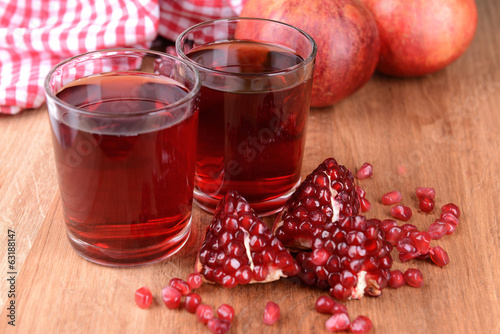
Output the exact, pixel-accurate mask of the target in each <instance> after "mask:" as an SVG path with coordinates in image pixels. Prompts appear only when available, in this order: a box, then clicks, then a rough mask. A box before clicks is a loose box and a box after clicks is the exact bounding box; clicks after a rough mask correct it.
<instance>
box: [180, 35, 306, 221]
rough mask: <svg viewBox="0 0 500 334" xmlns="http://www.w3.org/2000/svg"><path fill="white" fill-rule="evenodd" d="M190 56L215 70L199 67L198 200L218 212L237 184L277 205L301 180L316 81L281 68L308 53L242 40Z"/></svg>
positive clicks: (257, 199)
mask: <svg viewBox="0 0 500 334" xmlns="http://www.w3.org/2000/svg"><path fill="white" fill-rule="evenodd" d="M187 57H189V58H190V59H191V60H193V61H194V62H196V63H197V64H199V65H201V66H202V67H205V68H209V69H211V70H215V71H213V73H212V74H211V75H206V76H204V75H203V72H204V71H203V70H201V71H200V72H201V73H202V88H201V101H200V126H199V128H198V146H197V164H196V186H195V199H196V201H197V202H198V203H200V205H201V206H202V207H204V208H205V209H209V210H213V209H214V208H215V205H216V204H217V201H218V200H219V199H220V198H221V197H222V196H223V195H224V194H225V193H226V192H227V191H228V190H229V189H236V190H238V191H239V192H240V193H241V194H242V195H243V196H244V197H246V199H247V200H248V201H249V202H250V203H251V204H252V207H253V208H254V209H255V210H256V211H257V212H258V213H260V214H269V213H272V212H273V211H276V210H277V209H279V208H280V207H281V206H282V205H283V204H284V202H285V201H286V199H287V196H286V194H287V193H290V192H291V191H292V190H293V189H294V187H295V186H296V185H298V183H300V170H301V165H302V157H303V151H304V144H305V134H306V120H307V115H308V111H309V99H310V90H311V87H312V76H311V78H310V79H307V80H305V81H303V80H300V79H299V75H302V74H301V73H297V74H296V75H294V74H293V73H287V74H286V75H281V74H280V73H277V72H279V71H283V70H284V69H288V68H290V67H293V66H295V65H297V64H300V63H302V62H303V58H302V57H300V56H299V55H298V54H296V53H294V52H292V51H291V50H288V49H285V48H282V47H279V46H276V45H271V44H264V43H256V42H245V41H230V42H227V41H226V42H218V43H214V44H208V45H205V46H201V47H197V48H195V49H193V50H191V51H190V52H189V53H187ZM217 71H221V72H219V73H217ZM223 72H225V73H223ZM227 72H230V73H233V74H236V75H231V74H227ZM273 72H276V73H275V74H273ZM238 74H243V75H242V76H238ZM222 76H225V78H224V79H223V80H222V79H221V78H222ZM221 82H222V83H221ZM284 194H285V195H284Z"/></svg>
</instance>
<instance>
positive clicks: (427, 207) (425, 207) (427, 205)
mask: <svg viewBox="0 0 500 334" xmlns="http://www.w3.org/2000/svg"><path fill="white" fill-rule="evenodd" d="M418 207H419V208H420V210H422V211H423V212H427V213H429V212H431V211H432V210H434V201H433V200H432V199H431V198H429V197H427V196H424V197H422V199H421V200H420V203H419V204H418Z"/></svg>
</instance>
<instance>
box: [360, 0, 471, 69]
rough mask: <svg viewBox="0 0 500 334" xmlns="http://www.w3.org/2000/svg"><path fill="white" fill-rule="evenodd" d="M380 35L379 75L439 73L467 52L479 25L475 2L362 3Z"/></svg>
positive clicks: (365, 0)
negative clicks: (369, 13) (375, 23)
mask: <svg viewBox="0 0 500 334" xmlns="http://www.w3.org/2000/svg"><path fill="white" fill-rule="evenodd" d="M362 2H363V3H364V4H365V5H366V6H367V7H368V8H369V9H370V10H371V12H372V13H373V15H374V16H375V20H376V21H377V25H378V29H379V33H380V45H381V48H380V61H379V63H378V66H377V70H378V71H379V72H382V73H385V74H389V75H395V76H418V75H425V74H429V73H433V72H436V71H438V70H440V69H442V68H444V67H445V66H447V65H448V64H450V63H451V62H453V61H454V60H455V59H457V58H458V57H460V55H462V53H464V51H465V50H466V49H467V47H468V46H469V44H470V43H471V41H472V38H473V37H474V33H475V31H476V25H477V9H476V4H475V2H474V0H440V1H436V0H411V1H408V0H362Z"/></svg>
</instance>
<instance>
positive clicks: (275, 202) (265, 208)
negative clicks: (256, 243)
mask: <svg viewBox="0 0 500 334" xmlns="http://www.w3.org/2000/svg"><path fill="white" fill-rule="evenodd" d="M301 181H302V179H299V180H298V181H297V183H296V184H294V185H293V187H292V188H291V189H290V190H289V191H287V192H286V193H284V194H282V195H280V196H278V197H275V198H273V199H271V200H268V201H262V202H249V203H250V206H251V207H252V209H253V210H254V211H255V212H256V213H257V214H258V215H259V217H266V216H270V215H273V214H275V213H277V212H279V211H281V209H282V208H283V206H284V205H285V202H286V201H287V200H288V199H289V198H290V196H292V194H293V192H294V191H295V189H296V188H297V187H298V186H299V185H300V183H301ZM243 196H244V195H243ZM193 197H194V202H195V203H196V204H197V205H198V206H199V207H200V208H201V209H203V210H204V211H207V212H210V213H214V212H215V208H216V207H217V204H218V203H219V201H220V197H213V196H209V195H206V194H204V193H202V192H201V191H200V190H199V189H197V188H196V187H195V188H194V196H193Z"/></svg>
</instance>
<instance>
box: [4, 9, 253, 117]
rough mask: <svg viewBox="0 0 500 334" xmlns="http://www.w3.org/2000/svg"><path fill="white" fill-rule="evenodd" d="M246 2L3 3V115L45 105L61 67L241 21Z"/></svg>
mask: <svg viewBox="0 0 500 334" xmlns="http://www.w3.org/2000/svg"><path fill="white" fill-rule="evenodd" d="M244 1H245V0H75V1H67V0H0V113H5V114H16V113H18V112H20V111H21V110H23V109H29V108H37V107H39V106H41V105H42V104H43V103H44V101H45V98H44V92H43V82H44V80H45V76H46V75H47V73H48V72H49V71H50V69H51V68H52V67H53V66H55V65H56V64H57V63H59V62H60V61H62V60H64V59H66V58H68V57H71V56H74V55H77V54H80V53H83V52H88V51H94V50H99V49H105V48H111V47H140V48H147V47H149V46H150V43H151V42H152V41H153V39H154V38H155V37H156V36H157V34H160V35H162V36H164V37H166V38H168V39H170V40H175V38H176V37H177V35H178V34H179V33H181V32H182V31H184V30H185V29H186V28H188V27H190V26H192V25H194V24H196V23H199V22H203V21H206V20H211V19H217V18H222V17H232V16H238V15H239V13H241V10H242V7H243V3H244Z"/></svg>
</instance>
